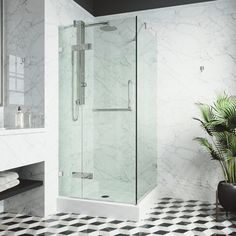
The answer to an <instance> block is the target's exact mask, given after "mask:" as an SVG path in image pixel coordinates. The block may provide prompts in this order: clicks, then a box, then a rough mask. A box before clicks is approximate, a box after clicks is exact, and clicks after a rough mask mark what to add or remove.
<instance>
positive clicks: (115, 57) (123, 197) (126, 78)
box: [83, 17, 136, 204]
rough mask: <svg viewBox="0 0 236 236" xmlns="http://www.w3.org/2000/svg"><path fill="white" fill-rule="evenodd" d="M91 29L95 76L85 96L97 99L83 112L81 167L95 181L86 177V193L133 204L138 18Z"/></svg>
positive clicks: (88, 68) (117, 21)
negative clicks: (82, 156)
mask: <svg viewBox="0 0 236 236" xmlns="http://www.w3.org/2000/svg"><path fill="white" fill-rule="evenodd" d="M91 30H93V33H94V42H93V53H94V78H92V79H93V85H92V86H93V89H92V91H90V92H89V93H88V94H87V100H88V102H89V99H91V98H92V99H93V100H92V101H90V103H89V104H87V105H85V106H84V110H83V112H84V113H83V115H84V117H83V118H84V142H85V143H84V166H83V168H84V171H85V172H86V173H91V172H92V173H93V179H84V181H83V197H84V198H88V199H96V200H106V201H114V202H122V203H132V204H134V203H135V181H136V180H135V137H136V130H135V123H136V109H135V84H136V39H135V37H136V19H135V17H133V18H127V19H121V20H109V25H108V27H107V26H102V27H101V26H97V27H93V28H91V27H90V28H88V31H91ZM86 70H90V67H89V66H88V65H87V66H86ZM92 86H91V85H90V83H88V88H89V87H91V88H92ZM91 88H90V89H91ZM92 124H93V125H92ZM91 141H93V146H91V145H92V144H91ZM85 160H86V161H85Z"/></svg>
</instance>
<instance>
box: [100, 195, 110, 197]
mask: <svg viewBox="0 0 236 236" xmlns="http://www.w3.org/2000/svg"><path fill="white" fill-rule="evenodd" d="M101 197H102V198H109V197H110V196H108V195H102V196H101Z"/></svg>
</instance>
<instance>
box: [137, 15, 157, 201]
mask: <svg viewBox="0 0 236 236" xmlns="http://www.w3.org/2000/svg"><path fill="white" fill-rule="evenodd" d="M137 31H138V40H137V43H138V45H137V48H138V50H137V63H138V64H137V65H138V66H137V72H138V74H137V75H138V82H137V199H138V200H141V199H142V198H143V197H144V196H145V195H146V194H148V193H149V192H150V191H151V190H152V189H153V188H154V187H155V186H156V184H157V130H156V124H157V77H156V71H157V60H156V57H157V39H156V34H155V32H154V31H152V29H151V28H150V26H149V24H147V23H145V21H143V20H141V19H140V18H139V20H138V22H137Z"/></svg>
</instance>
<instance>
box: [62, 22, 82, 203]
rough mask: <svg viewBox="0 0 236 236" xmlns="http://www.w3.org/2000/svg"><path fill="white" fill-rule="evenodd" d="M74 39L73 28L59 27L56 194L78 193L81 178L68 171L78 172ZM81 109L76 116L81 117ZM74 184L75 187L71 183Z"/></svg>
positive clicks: (79, 134) (80, 186) (80, 193)
mask: <svg viewBox="0 0 236 236" xmlns="http://www.w3.org/2000/svg"><path fill="white" fill-rule="evenodd" d="M76 43H77V31H76V28H75V27H73V26H71V27H65V28H61V29H60V30H59V45H60V48H59V74H60V79H59V93H60V99H59V133H60V135H59V153H60V158H59V168H60V171H61V172H60V173H61V177H60V181H59V184H60V186H59V194H60V195H61V196H70V197H80V198H81V197H82V179H81V178H72V173H74V172H82V145H81V144H82V139H81V138H82V137H81V129H82V123H81V122H74V121H73V112H72V110H73V106H74V104H73V103H72V96H73V91H72V89H73V86H72V77H73V76H72V46H73V45H76ZM81 118H82V113H79V117H78V119H79V120H81ZM75 186H76V187H75Z"/></svg>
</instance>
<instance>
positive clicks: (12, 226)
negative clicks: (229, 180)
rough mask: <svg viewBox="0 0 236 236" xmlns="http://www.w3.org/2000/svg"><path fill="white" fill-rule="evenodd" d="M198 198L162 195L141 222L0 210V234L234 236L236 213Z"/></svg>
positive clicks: (235, 233) (235, 234) (235, 232)
mask: <svg viewBox="0 0 236 236" xmlns="http://www.w3.org/2000/svg"><path fill="white" fill-rule="evenodd" d="M214 214H215V205H212V204H209V203H207V202H200V201H193V200H190V201H182V200H178V199H173V198H163V199H160V200H159V201H157V203H156V204H155V206H154V207H153V208H152V209H150V213H149V214H148V216H147V219H145V220H143V221H141V222H131V221H120V220H115V219H108V218H104V217H92V216H85V215H78V214H65V213H59V214H57V215H53V216H49V217H47V218H38V217H32V216H27V215H20V214H11V213H1V214H0V235H4V236H6V235H9V236H10V235H25V236H27V235H42V236H43V235H45V236H46V235H59V236H60V235H81V236H83V235H91V236H95V235H96V236H102V235H104V236H106V235H112V236H114V235H116V236H126V235H134V236H148V235H166V236H168V235H173V236H174V235H187V236H191V235H192V236H197V235H203V236H204V235H206V236H213V235H219V236H220V235H230V236H232V235H233V236H236V216H233V215H230V216H228V218H227V217H226V216H225V214H223V213H221V215H220V217H219V219H218V221H216V220H215V215H214Z"/></svg>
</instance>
